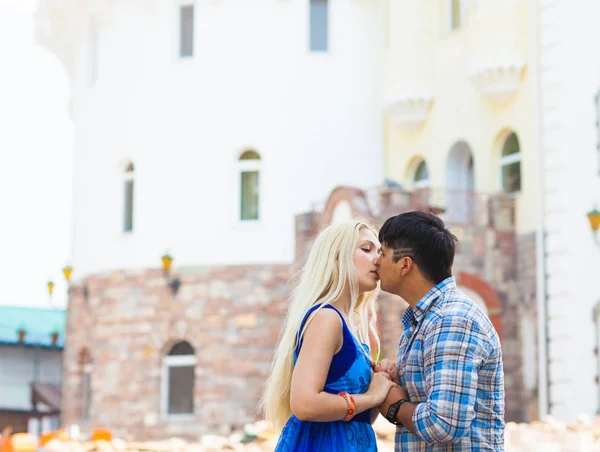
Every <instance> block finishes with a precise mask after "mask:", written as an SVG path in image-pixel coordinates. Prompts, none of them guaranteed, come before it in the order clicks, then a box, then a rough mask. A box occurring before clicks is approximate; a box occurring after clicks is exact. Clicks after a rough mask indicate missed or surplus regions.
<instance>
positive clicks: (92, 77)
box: [85, 16, 99, 88]
mask: <svg viewBox="0 0 600 452" xmlns="http://www.w3.org/2000/svg"><path fill="white" fill-rule="evenodd" d="M98 35H99V30H98V21H97V20H96V18H95V17H94V16H90V18H89V21H88V30H87V42H86V57H87V58H86V59H85V60H86V79H87V86H88V88H92V87H94V86H95V85H96V83H97V82H98V40H99V36H98Z"/></svg>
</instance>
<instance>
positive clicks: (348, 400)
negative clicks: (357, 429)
mask: <svg viewBox="0 0 600 452" xmlns="http://www.w3.org/2000/svg"><path fill="white" fill-rule="evenodd" d="M338 395H340V396H342V397H343V398H344V400H345V401H346V406H347V407H348V411H347V412H346V417H345V418H344V419H343V421H346V422H347V421H349V420H350V419H352V418H353V417H354V413H356V402H355V401H354V399H353V398H352V396H351V395H350V394H348V393H347V392H338Z"/></svg>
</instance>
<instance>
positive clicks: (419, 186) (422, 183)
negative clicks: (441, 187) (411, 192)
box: [411, 160, 431, 190]
mask: <svg viewBox="0 0 600 452" xmlns="http://www.w3.org/2000/svg"><path fill="white" fill-rule="evenodd" d="M421 165H425V168H426V169H427V179H422V180H417V172H418V171H419V168H420V167H421ZM411 182H412V186H413V187H414V189H416V190H423V189H427V188H431V175H430V174H429V165H427V162H426V161H425V160H420V161H419V163H417V164H416V165H415V169H414V171H413V173H412V181H411Z"/></svg>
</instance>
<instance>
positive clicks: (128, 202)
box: [123, 180, 133, 232]
mask: <svg viewBox="0 0 600 452" xmlns="http://www.w3.org/2000/svg"><path fill="white" fill-rule="evenodd" d="M124 213H125V221H124V223H123V231H124V232H131V231H133V181H132V180H128V181H125V212H124Z"/></svg>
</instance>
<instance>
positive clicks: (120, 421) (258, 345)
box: [62, 265, 290, 439]
mask: <svg viewBox="0 0 600 452" xmlns="http://www.w3.org/2000/svg"><path fill="white" fill-rule="evenodd" d="M176 273H177V276H178V277H179V278H180V279H181V287H180V289H179V292H178V293H177V294H176V295H175V296H173V294H172V292H171V290H170V288H169V286H168V285H167V279H166V278H165V275H164V274H163V272H162V271H160V270H145V271H117V272H112V273H110V274H104V275H95V276H90V277H89V278H86V279H85V281H83V282H82V284H81V285H77V286H73V287H72V288H71V293H70V303H69V308H68V310H69V311H68V325H67V344H66V347H65V355H64V356H65V357H64V364H65V366H64V380H63V414H62V415H63V423H64V424H65V425H69V424H73V423H76V424H79V425H81V427H82V428H83V429H84V430H85V429H86V428H88V427H95V426H103V427H108V428H111V429H113V430H114V432H115V433H116V434H117V435H119V436H121V437H125V438H127V437H131V438H137V439H140V438H143V439H154V438H157V439H158V438H165V437H170V436H178V437H182V438H187V439H196V438H197V437H199V435H201V434H204V433H207V432H222V431H223V430H224V431H228V430H229V429H230V428H235V427H240V426H241V425H243V424H245V423H247V422H253V421H255V420H256V419H257V418H258V417H259V416H258V402H259V398H260V396H261V394H262V390H263V387H264V382H265V380H266V378H267V376H268V373H269V369H270V365H271V360H272V355H273V351H274V347H275V344H276V341H277V339H278V336H279V332H280V328H281V321H282V318H283V309H282V307H283V301H284V300H285V299H286V297H287V296H288V294H289V286H288V281H289V279H290V269H289V267H288V266H286V265H274V266H264V267H258V266H239V267H214V268H185V269H181V270H177V272H176ZM84 288H85V290H84ZM86 292H87V295H86ZM181 340H186V341H188V342H189V343H190V344H191V345H192V346H193V347H194V349H195V352H196V358H197V365H196V369H195V388H194V406H195V415H194V416H193V418H191V419H188V420H177V421H170V420H168V419H163V417H162V415H161V413H160V397H161V369H162V360H163V357H164V355H165V354H166V353H167V352H168V350H169V349H170V347H171V346H172V345H173V344H174V343H176V342H179V341H181ZM84 350H88V351H89V355H90V357H91V360H92V362H93V371H92V378H91V380H92V391H91V394H92V398H91V413H90V419H89V421H85V420H84V419H83V417H82V410H83V406H82V400H83V395H82V393H81V388H82V371H83V368H82V365H81V356H82V352H83V351H84Z"/></svg>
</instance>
